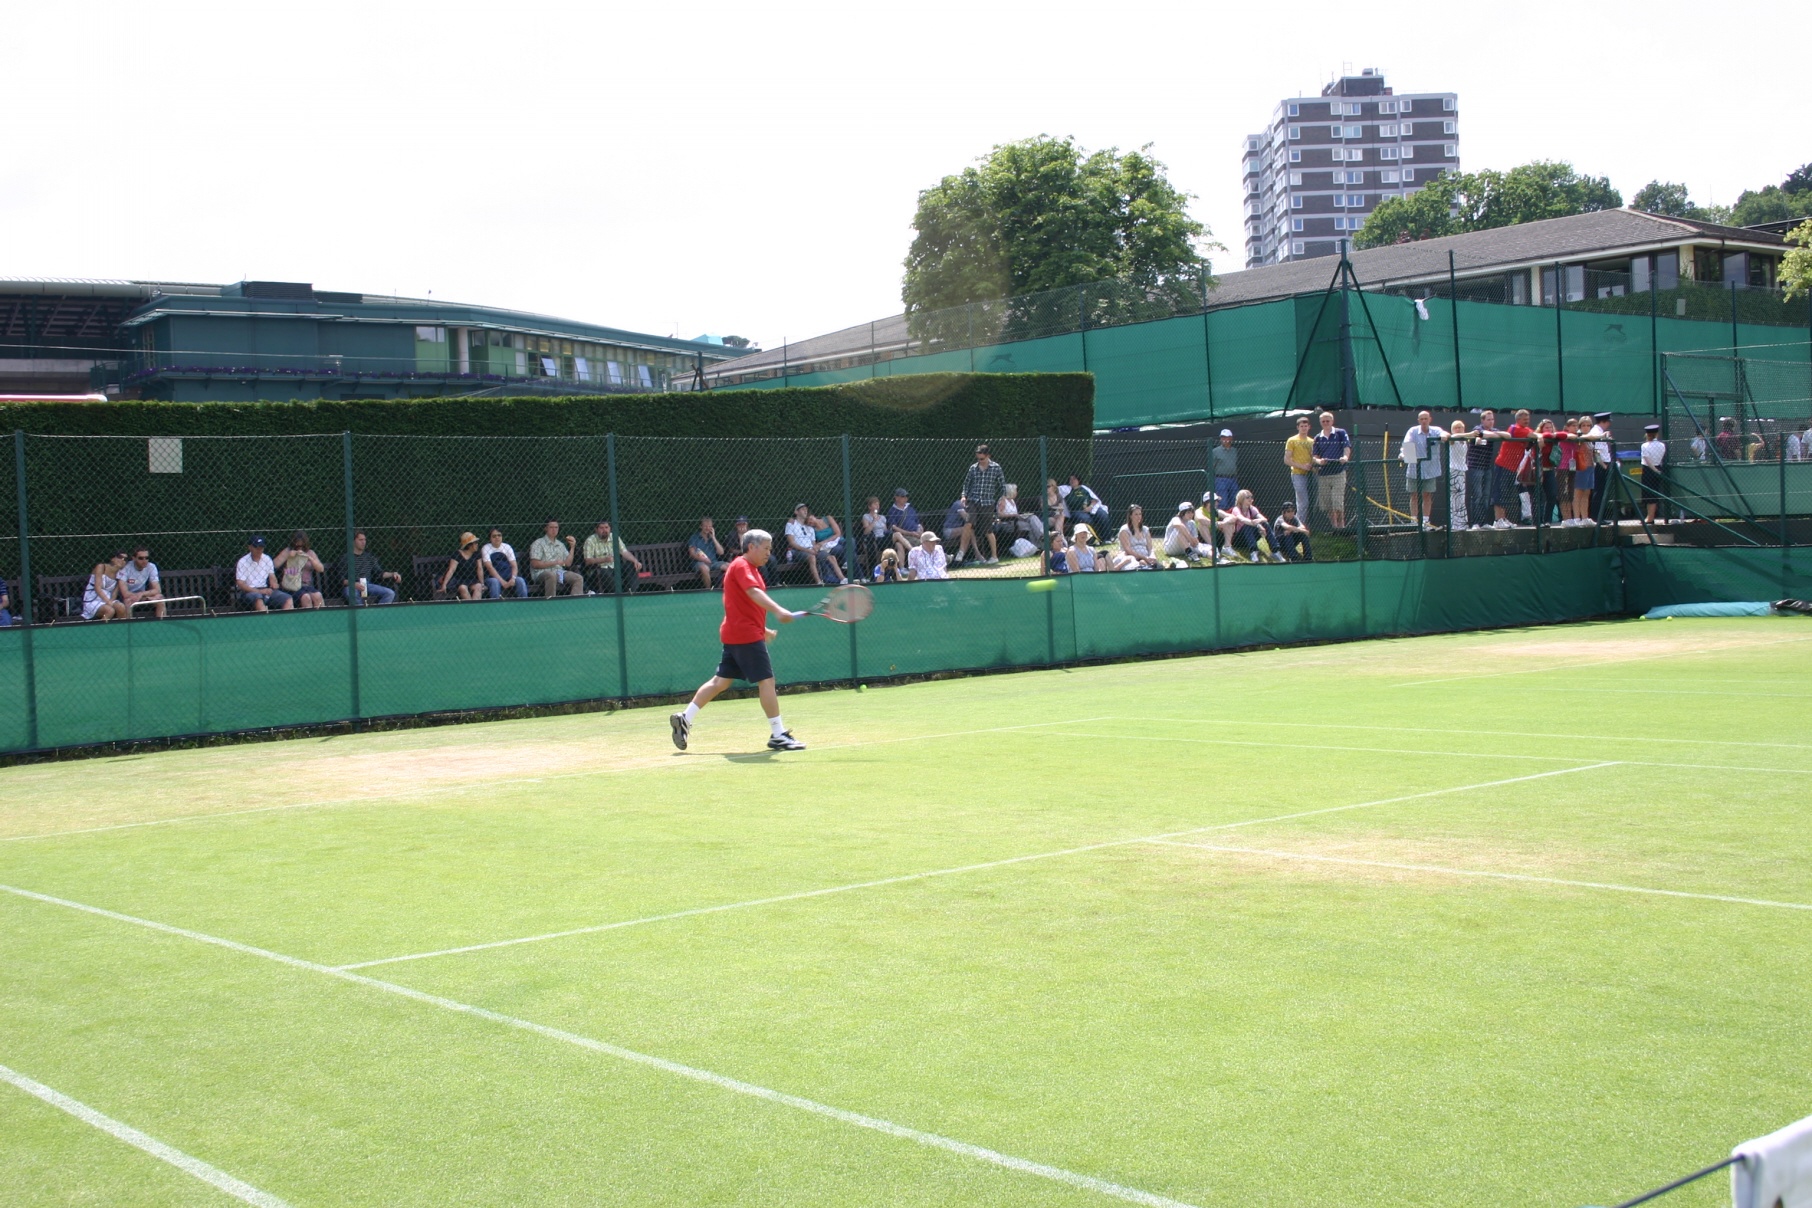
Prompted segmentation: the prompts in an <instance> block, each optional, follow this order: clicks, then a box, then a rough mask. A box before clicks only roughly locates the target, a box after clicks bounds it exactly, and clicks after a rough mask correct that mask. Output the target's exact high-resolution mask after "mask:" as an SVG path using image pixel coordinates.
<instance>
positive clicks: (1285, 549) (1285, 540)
mask: <svg viewBox="0 0 1812 1208" xmlns="http://www.w3.org/2000/svg"><path fill="white" fill-rule="evenodd" d="M1271 556H1272V557H1273V558H1275V559H1277V561H1279V562H1313V561H1314V560H1315V555H1314V554H1312V553H1310V552H1309V526H1308V525H1306V524H1304V523H1302V521H1301V519H1300V518H1299V517H1298V514H1297V511H1296V501H1295V500H1291V501H1290V502H1288V503H1286V504H1284V505H1283V506H1282V507H1280V508H1278V509H1277V519H1276V520H1273V521H1272V522H1271Z"/></svg>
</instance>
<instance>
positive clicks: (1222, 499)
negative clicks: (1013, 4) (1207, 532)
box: [1208, 428, 1239, 512]
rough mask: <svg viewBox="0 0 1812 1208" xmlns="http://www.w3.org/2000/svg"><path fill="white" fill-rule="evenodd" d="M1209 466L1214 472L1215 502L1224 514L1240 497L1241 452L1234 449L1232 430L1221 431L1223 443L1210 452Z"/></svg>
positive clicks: (1223, 429) (1224, 429)
mask: <svg viewBox="0 0 1812 1208" xmlns="http://www.w3.org/2000/svg"><path fill="white" fill-rule="evenodd" d="M1208 465H1209V468H1210V469H1211V470H1212V471H1213V472H1214V501H1215V503H1217V504H1219V505H1220V509H1221V511H1223V512H1224V511H1226V510H1227V509H1229V508H1231V507H1232V506H1233V501H1234V499H1236V498H1237V497H1238V496H1239V450H1238V449H1236V448H1234V447H1233V429H1232V428H1222V429H1221V443H1220V444H1218V445H1216V446H1215V447H1214V448H1213V449H1212V450H1211V451H1210V452H1209V454H1208Z"/></svg>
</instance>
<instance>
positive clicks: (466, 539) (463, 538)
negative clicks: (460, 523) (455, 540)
mask: <svg viewBox="0 0 1812 1208" xmlns="http://www.w3.org/2000/svg"><path fill="white" fill-rule="evenodd" d="M477 544H478V536H477V534H475V533H461V534H460V535H459V548H460V549H464V548H465V547H466V546H468V545H477Z"/></svg>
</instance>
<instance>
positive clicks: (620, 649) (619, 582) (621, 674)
mask: <svg viewBox="0 0 1812 1208" xmlns="http://www.w3.org/2000/svg"><path fill="white" fill-rule="evenodd" d="M604 467H605V471H606V473H607V474H608V476H609V479H610V539H611V540H612V541H614V542H616V543H617V544H618V545H621V544H622V543H623V529H622V526H621V525H620V524H619V523H618V518H617V434H616V433H615V432H611V433H607V434H606V435H605V437H604ZM616 553H617V551H616V550H614V549H613V550H611V551H610V554H611V558H610V568H611V575H612V577H613V579H614V581H615V582H614V586H615V588H616V597H617V689H618V691H617V695H618V696H620V697H622V698H623V699H624V700H628V699H629V634H628V631H627V629H626V628H625V626H624V623H623V559H621V558H619V557H617V556H616Z"/></svg>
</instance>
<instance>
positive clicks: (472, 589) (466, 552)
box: [440, 533, 485, 600]
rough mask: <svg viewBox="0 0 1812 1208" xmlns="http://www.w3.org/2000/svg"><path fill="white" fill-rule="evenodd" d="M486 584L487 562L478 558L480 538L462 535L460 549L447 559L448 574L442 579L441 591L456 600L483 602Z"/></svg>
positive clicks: (467, 534)
mask: <svg viewBox="0 0 1812 1208" xmlns="http://www.w3.org/2000/svg"><path fill="white" fill-rule="evenodd" d="M484 582H485V560H484V559H483V558H481V557H479V556H478V537H477V535H476V534H474V533H461V534H460V535H459V548H458V549H457V550H455V551H453V556H452V557H451V558H449V559H447V570H446V573H445V574H443V575H441V577H440V589H441V591H443V592H445V593H447V594H448V595H451V596H452V597H453V598H454V599H456V600H482V599H484V594H485V591H484Z"/></svg>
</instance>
